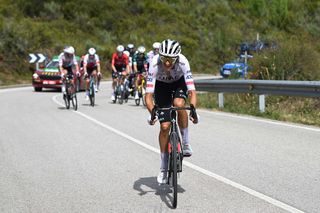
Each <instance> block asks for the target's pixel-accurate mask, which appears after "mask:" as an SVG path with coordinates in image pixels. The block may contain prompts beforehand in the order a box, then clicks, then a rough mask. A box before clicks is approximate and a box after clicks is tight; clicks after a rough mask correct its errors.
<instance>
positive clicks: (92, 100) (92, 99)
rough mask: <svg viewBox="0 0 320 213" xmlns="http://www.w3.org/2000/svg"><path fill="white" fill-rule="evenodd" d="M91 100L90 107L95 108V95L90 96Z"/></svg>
mask: <svg viewBox="0 0 320 213" xmlns="http://www.w3.org/2000/svg"><path fill="white" fill-rule="evenodd" d="M89 99H90V106H92V107H94V101H95V97H94V95H90V96H89Z"/></svg>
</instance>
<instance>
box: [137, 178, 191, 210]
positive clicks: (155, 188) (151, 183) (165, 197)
mask: <svg viewBox="0 0 320 213" xmlns="http://www.w3.org/2000/svg"><path fill="white" fill-rule="evenodd" d="M133 189H135V190H137V191H138V192H139V193H138V195H140V196H143V195H145V194H147V193H154V194H155V195H159V196H160V198H161V200H162V201H163V202H164V203H165V204H166V205H167V206H168V207H169V208H172V200H173V197H172V188H171V187H170V186H169V185H167V184H162V185H159V184H158V182H157V177H145V178H140V179H139V180H136V181H135V182H134V184H133ZM184 192H185V190H184V189H183V188H182V187H181V186H180V185H179V184H178V193H184Z"/></svg>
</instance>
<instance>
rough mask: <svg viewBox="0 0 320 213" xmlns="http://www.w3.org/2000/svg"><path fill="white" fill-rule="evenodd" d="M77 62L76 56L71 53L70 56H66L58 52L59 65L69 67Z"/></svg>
mask: <svg viewBox="0 0 320 213" xmlns="http://www.w3.org/2000/svg"><path fill="white" fill-rule="evenodd" d="M77 64H78V62H77V60H76V56H75V55H73V56H71V57H66V56H65V54H64V53H60V55H59V66H62V67H63V68H65V69H66V68H70V67H72V65H77Z"/></svg>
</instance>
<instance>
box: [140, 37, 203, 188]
mask: <svg viewBox="0 0 320 213" xmlns="http://www.w3.org/2000/svg"><path fill="white" fill-rule="evenodd" d="M180 52H181V46H180V44H179V43H178V42H177V41H174V40H170V39H167V40H164V41H163V42H162V43H161V46H160V50H159V55H156V56H155V57H153V59H152V62H151V65H150V67H149V71H148V78H147V88H146V103H147V109H148V110H149V112H150V114H151V115H150V117H149V119H148V122H149V124H150V125H154V124H155V122H156V120H157V119H159V121H160V133H159V144H160V151H161V166H160V173H159V175H158V177H157V181H158V183H160V184H163V183H166V182H167V170H168V156H169V153H168V150H167V147H168V142H169V131H170V115H169V111H158V110H157V107H160V108H161V107H170V106H172V105H173V106H175V107H183V106H184V105H185V103H186V98H187V92H188V95H189V97H190V106H191V108H192V109H193V110H191V111H190V120H191V121H192V122H193V123H198V116H197V114H196V111H195V107H196V102H197V96H196V90H195V86H194V82H193V79H192V73H191V70H190V66H189V62H188V60H187V58H186V57H185V56H184V55H182V54H180ZM153 95H154V99H155V100H154V101H155V104H156V106H155V105H154V103H153ZM156 111H158V113H156ZM155 114H157V116H155ZM157 117H158V118H157ZM178 125H179V128H180V132H181V136H182V144H183V153H184V156H186V157H188V156H191V155H192V149H191V146H190V143H189V138H188V114H187V112H186V110H179V111H178Z"/></svg>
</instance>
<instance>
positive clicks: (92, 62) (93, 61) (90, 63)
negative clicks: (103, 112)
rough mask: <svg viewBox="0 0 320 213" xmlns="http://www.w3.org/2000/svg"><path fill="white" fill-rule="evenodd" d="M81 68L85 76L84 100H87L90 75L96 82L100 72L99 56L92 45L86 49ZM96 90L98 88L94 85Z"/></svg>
mask: <svg viewBox="0 0 320 213" xmlns="http://www.w3.org/2000/svg"><path fill="white" fill-rule="evenodd" d="M83 70H84V76H85V78H86V100H89V83H90V79H89V78H90V76H91V75H92V76H93V77H94V81H95V82H97V75H99V74H100V60H99V56H98V55H97V54H96V50H95V49H94V48H93V47H91V48H90V49H89V50H88V53H87V54H86V55H85V56H84V58H83ZM97 72H98V73H97ZM97 91H98V90H97V87H96V85H95V92H97Z"/></svg>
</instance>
